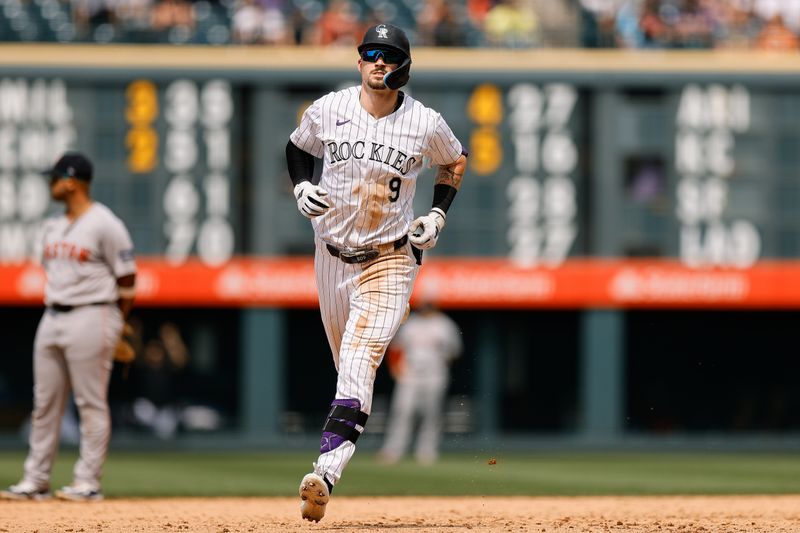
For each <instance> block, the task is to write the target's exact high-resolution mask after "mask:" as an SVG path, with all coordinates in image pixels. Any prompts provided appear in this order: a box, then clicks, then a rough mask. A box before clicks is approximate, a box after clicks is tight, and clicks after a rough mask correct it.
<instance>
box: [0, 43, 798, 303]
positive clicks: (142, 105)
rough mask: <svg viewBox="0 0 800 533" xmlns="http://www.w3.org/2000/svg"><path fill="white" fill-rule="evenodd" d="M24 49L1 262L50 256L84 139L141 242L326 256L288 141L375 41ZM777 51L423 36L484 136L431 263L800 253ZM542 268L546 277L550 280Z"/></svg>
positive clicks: (731, 260)
mask: <svg viewBox="0 0 800 533" xmlns="http://www.w3.org/2000/svg"><path fill="white" fill-rule="evenodd" d="M10 48H14V47H13V46H12V47H10ZM8 50H9V49H6V52H5V53H4V54H2V55H0V65H2V66H3V69H2V71H0V264H5V265H18V264H20V263H24V262H25V261H26V260H27V259H28V258H30V257H33V256H35V255H36V253H37V250H36V243H37V231H38V228H39V227H40V225H41V221H42V220H43V218H44V217H45V216H47V215H48V214H50V213H52V212H53V211H54V210H56V209H58V206H54V205H51V202H50V200H49V192H48V186H47V182H46V179H45V178H44V177H42V176H40V175H39V174H38V171H39V170H41V169H42V168H45V167H46V166H48V165H49V164H51V163H52V160H53V159H54V158H55V156H56V155H57V154H58V153H59V152H61V151H63V150H65V149H68V148H70V149H79V150H82V151H85V152H87V153H88V154H89V155H90V157H91V158H92V159H93V160H94V161H95V163H96V179H95V183H94V184H93V194H94V196H95V197H96V198H97V199H98V200H100V201H101V202H104V203H106V204H107V205H109V206H110V207H111V208H112V209H113V210H114V211H115V212H116V213H118V214H119V215H120V216H121V218H123V220H125V221H126V223H127V224H128V226H129V228H130V229H131V233H132V236H133V239H134V242H135V244H136V247H137V252H138V254H139V255H140V256H146V257H149V258H152V259H153V260H154V261H160V262H161V263H162V264H164V265H169V266H173V267H174V266H180V265H188V264H192V265H194V264H199V265H202V266H205V267H207V268H210V269H218V268H222V267H225V266H226V265H231V264H235V263H236V261H241V260H252V259H264V260H276V261H277V260H281V259H285V258H289V256H297V255H299V256H301V257H302V256H307V255H308V254H309V253H311V250H312V246H311V244H312V242H311V241H312V236H311V235H312V234H311V229H310V227H309V225H308V223H307V221H306V220H305V219H304V218H302V217H300V216H297V213H296V212H295V206H294V200H293V198H292V196H291V186H290V182H289V179H288V175H287V173H286V168H285V159H284V155H283V154H284V147H285V144H286V142H287V140H288V136H289V133H290V132H291V131H292V129H293V128H294V127H295V125H296V124H297V122H298V120H299V117H300V115H301V114H302V112H303V110H304V109H305V107H306V106H307V105H308V104H309V103H310V102H311V101H313V100H314V99H315V98H318V97H320V96H322V95H323V94H325V93H326V92H328V91H332V90H336V89H339V88H341V87H343V86H347V85H352V84H355V83H357V82H358V74H357V71H356V69H355V61H356V55H355V53H353V52H352V51H342V50H322V49H283V48H277V49H269V48H267V49H252V48H249V49H248V48H243V49H237V48H227V49H214V48H206V49H200V48H198V49H193V48H189V49H176V48H170V49H163V48H138V47H124V48H114V47H104V48H103V49H102V50H101V51H98V50H100V49H92V48H89V47H86V48H81V47H76V48H72V47H70V51H69V53H68V54H67V53H66V52H64V48H63V47H52V48H48V47H33V48H26V47H24V46H21V47H19V51H20V53H19V54H15V53H14V50H11V51H8ZM309 55H311V56H313V57H315V58H316V59H317V60H316V61H315V62H314V63H315V68H308V66H307V59H308V57H309ZM770 58H771V59H770V60H769V61H766V60H764V59H763V58H762V57H761V56H757V55H754V54H747V53H744V54H737V55H735V56H734V55H730V54H725V53H718V52H708V53H696V54H680V53H675V54H666V53H663V52H662V53H659V54H646V53H643V54H638V55H637V54H630V53H626V52H588V51H586V52H584V51H532V52H513V53H512V52H510V51H486V50H474V51H472V50H467V51H434V50H420V51H418V52H417V51H415V54H414V61H415V63H414V68H413V70H412V81H411V83H410V84H409V86H408V88H407V89H408V92H410V94H411V95H413V96H414V97H416V98H418V99H419V100H420V101H422V102H423V103H424V104H426V105H428V106H429V107H432V108H433V109H435V110H437V111H439V112H440V113H441V114H442V115H443V117H444V118H445V119H446V120H447V122H448V124H450V126H451V127H452V129H453V131H454V132H455V133H456V135H457V136H458V138H459V139H460V140H461V142H462V144H464V145H465V146H467V147H468V149H469V150H470V158H469V167H468V173H467V175H466V176H465V179H464V185H463V187H462V190H461V192H460V194H459V196H458V200H457V201H456V205H455V207H454V209H453V210H452V212H451V213H450V215H449V217H448V227H447V232H446V233H447V238H446V239H442V240H441V242H440V244H439V246H437V248H436V250H435V252H434V253H433V254H430V255H431V259H432V261H431V262H434V261H444V262H445V263H442V264H446V261H448V260H452V261H474V262H476V263H474V265H477V266H474V268H476V269H478V270H476V272H477V271H480V272H481V273H482V274H481V275H485V274H486V270H487V269H488V271H489V275H491V272H492V271H494V272H497V273H498V274H497V281H496V283H501V281H500V278H501V274H502V275H512V274H514V272H517V270H519V269H523V270H525V269H528V270H530V271H531V272H533V273H534V274H532V275H534V276H535V275H536V273H543V274H542V275H543V276H546V275H552V276H556V277H558V276H559V275H560V274H559V273H563V272H568V271H570V268H572V269H574V268H576V265H580V272H584V273H587V274H586V275H587V276H588V277H589V278H591V275H592V273H593V272H594V273H597V272H599V270H598V268H599V267H598V265H601V263H599V262H598V261H601V260H616V261H633V262H635V261H640V260H647V261H661V262H662V263H663V264H668V265H670V268H672V267H673V266H674V267H675V268H679V269H685V271H686V272H698V271H699V272H702V271H704V269H705V270H707V269H730V270H732V271H734V272H735V271H749V270H752V269H754V268H757V267H759V265H763V264H765V262H772V263H774V262H776V261H777V262H778V264H779V265H780V266H781V268H783V267H786V266H787V265H789V266H791V265H790V263H791V260H792V258H794V257H796V256H797V255H798V253H800V230H799V229H798V228H800V225H799V224H798V221H799V220H798V219H799V218H800V178H798V174H797V168H798V160H799V159H800V155H798V154H799V153H800V151H799V150H798V147H800V128H798V127H797V123H798V119H800V91H798V90H797V89H796V86H797V81H798V77H799V76H800V68H798V66H797V64H796V62H795V61H794V60H793V59H792V58H791V57H782V56H770ZM317 65H318V66H317ZM432 182H433V171H432V170H429V171H427V172H426V173H423V174H422V175H421V177H420V181H419V183H418V188H417V191H418V192H417V197H416V199H415V212H423V211H427V209H428V208H429V206H430V198H431V195H432V188H433V187H432V185H433V183H432ZM772 263H771V264H772ZM453 264H456V263H453ZM470 264H473V263H470ZM631 264H634V263H630V262H628V263H625V264H623V265H622V267H625V266H626V265H631ZM287 265H288V268H283V267H287ZM498 265H499V266H498ZM601 266H602V265H601ZM622 267H621V268H622ZM193 268H194V267H193ZM281 268H283V270H282V272H284V271H285V272H291V271H293V268H291V264H290V263H283V266H282V267H281ZM469 268H472V267H469ZM498 269H499V270H498ZM504 269H505V270H504ZM514 269H516V270H514ZM512 271H513V272H512ZM184 272H188V270H187V271H184ZM548 272H550V274H548ZM792 272H793V270H788V271H786V273H785V275H787V276H790V277H791V276H792V275H793V274H792ZM287 275H288V274H287ZM512 277H513V276H512ZM198 279H199V278H198ZM542 279H544V278H542ZM554 279H555V278H554ZM569 279H572V278H569ZM587 279H588V278H587ZM781 279H783V278H781ZM251 281H252V279H251ZM438 281H442V280H438ZM539 281H540V282H541V283H539V285H537V286H540V287H543V288H542V291H543V292H542V294H545V293H547V291H548V289H547V286H548V283H550V282H547V281H542V280H541V279H540V280H539ZM556 282H557V279H555V281H553V282H552V283H556ZM780 282H781V281H780V279H778V281H775V279H773V278H770V279H768V280H766V281H765V283H767V284H770V283H780ZM298 283H300V282H298ZM537 283H538V282H537ZM611 283H615V281H613V280H612V281H611ZM696 283H698V284H702V283H705V282H702V281H697V282H696ZM746 283H750V285H752V284H753V283H755V282H753V281H752V280H751V281H747V282H746ZM495 288H496V287H495ZM476 290H477V289H476ZM486 290H487V291H489V290H491V288H487V289H486ZM603 290H606V289H603V288H598V289H597V291H598V294H599V293H600V292H602V291H603ZM507 291H508V293H509V294H512V293H513V292H514V289H513V288H508V289H507ZM606 292H608V291H607V290H606ZM798 294H800V289H798ZM591 303H592V302H584V304H591ZM606 303H608V302H606ZM565 305H566V304H565Z"/></svg>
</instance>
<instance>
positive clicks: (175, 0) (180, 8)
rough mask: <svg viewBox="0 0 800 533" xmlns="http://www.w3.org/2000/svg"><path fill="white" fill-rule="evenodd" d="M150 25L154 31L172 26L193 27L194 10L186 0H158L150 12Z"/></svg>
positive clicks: (168, 28) (188, 28) (187, 28)
mask: <svg viewBox="0 0 800 533" xmlns="http://www.w3.org/2000/svg"><path fill="white" fill-rule="evenodd" d="M150 25H151V26H152V28H153V29H154V30H155V31H162V32H163V31H166V30H170V29H172V28H183V29H185V30H190V29H191V28H193V27H194V10H192V5H191V4H190V3H189V2H188V1H187V0H158V3H157V4H156V5H155V6H154V7H153V10H152V12H151V13H150Z"/></svg>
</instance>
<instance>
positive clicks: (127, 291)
mask: <svg viewBox="0 0 800 533" xmlns="http://www.w3.org/2000/svg"><path fill="white" fill-rule="evenodd" d="M117 295H119V297H120V298H125V299H126V300H127V299H130V298H133V297H134V296H136V285H131V286H130V287H117Z"/></svg>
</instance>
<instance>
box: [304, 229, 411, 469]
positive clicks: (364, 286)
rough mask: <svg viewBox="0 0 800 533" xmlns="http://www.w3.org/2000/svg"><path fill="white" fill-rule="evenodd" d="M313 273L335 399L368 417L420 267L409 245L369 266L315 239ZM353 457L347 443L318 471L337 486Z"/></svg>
mask: <svg viewBox="0 0 800 533" xmlns="http://www.w3.org/2000/svg"><path fill="white" fill-rule="evenodd" d="M314 268H315V271H316V277H317V291H318V293H319V303H320V312H321V314H322V323H323V324H324V326H325V334H326V335H327V337H328V342H329V343H330V346H331V353H332V354H333V363H334V365H335V366H336V371H337V373H338V378H337V382H336V399H356V400H358V401H359V402H360V404H361V411H363V412H365V413H367V414H369V413H370V412H371V410H372V392H373V387H374V385H375V376H376V373H377V370H378V367H379V366H380V364H381V361H382V360H383V355H384V354H385V353H386V348H387V347H388V346H389V343H390V342H391V341H392V339H393V338H394V336H395V334H396V333H397V329H398V328H399V327H400V323H401V322H402V321H403V320H404V318H405V317H406V315H407V312H408V300H409V298H410V297H411V290H412V289H413V287H414V280H415V279H416V277H417V272H418V271H419V266H418V265H417V262H416V259H415V258H414V255H413V253H412V252H411V245H410V244H408V243H406V244H405V245H404V246H402V247H401V248H399V249H398V250H396V251H394V252H390V253H387V254H385V255H382V256H380V257H378V258H377V259H374V260H373V261H370V262H368V263H363V264H347V263H344V262H343V261H341V260H340V259H338V258H336V257H333V256H332V255H331V254H330V252H329V251H328V250H327V248H326V247H325V243H324V242H322V241H321V240H320V239H316V254H315V257H314ZM357 428H358V429H359V430H362V431H363V428H361V427H360V426H357ZM353 453H355V444H353V443H352V442H350V441H345V442H344V444H342V445H341V446H339V447H338V448H336V449H334V450H331V451H329V452H326V453H322V454H321V455H320V456H319V458H318V459H317V462H316V463H315V464H314V471H315V472H316V473H317V474H319V475H320V476H323V475H327V477H328V479H329V480H330V481H331V482H332V483H334V484H336V483H338V481H339V479H340V478H341V476H342V472H343V471H344V468H345V467H346V466H347V463H348V462H349V461H350V458H351V457H352V456H353Z"/></svg>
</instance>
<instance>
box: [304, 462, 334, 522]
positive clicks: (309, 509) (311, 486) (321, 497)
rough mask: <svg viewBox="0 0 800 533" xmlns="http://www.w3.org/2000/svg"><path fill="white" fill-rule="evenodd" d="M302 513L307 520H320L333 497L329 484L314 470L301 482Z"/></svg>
mask: <svg viewBox="0 0 800 533" xmlns="http://www.w3.org/2000/svg"><path fill="white" fill-rule="evenodd" d="M300 499H301V500H302V501H301V502H300V514H301V515H302V516H303V518H304V519H305V520H309V521H312V522H319V521H320V520H322V517H323V516H325V506H326V505H328V500H330V499H331V494H330V491H328V484H327V483H325V480H324V479H322V478H321V477H320V476H318V475H317V474H315V473H314V472H312V473H310V474H306V476H305V477H304V478H303V481H301V482H300Z"/></svg>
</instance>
